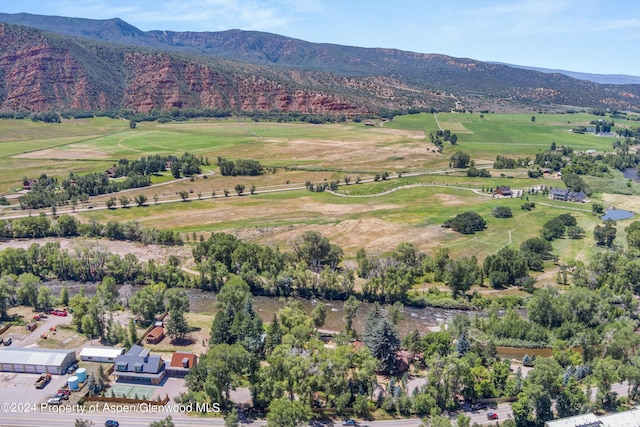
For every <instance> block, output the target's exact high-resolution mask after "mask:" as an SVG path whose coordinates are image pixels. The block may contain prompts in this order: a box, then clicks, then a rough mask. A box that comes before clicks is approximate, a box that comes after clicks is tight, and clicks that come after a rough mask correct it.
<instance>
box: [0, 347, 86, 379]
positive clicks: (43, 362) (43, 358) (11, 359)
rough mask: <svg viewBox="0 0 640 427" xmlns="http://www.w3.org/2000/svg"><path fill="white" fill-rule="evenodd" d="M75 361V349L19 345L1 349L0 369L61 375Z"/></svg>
mask: <svg viewBox="0 0 640 427" xmlns="http://www.w3.org/2000/svg"><path fill="white" fill-rule="evenodd" d="M74 362H76V352H75V351H73V350H50V349H46V348H17V347H16V348H3V349H0V369H1V370H2V371H4V372H26V373H32V374H43V373H49V374H58V375H60V374H62V373H63V372H64V371H66V370H67V368H68V367H69V365H71V364H73V363H74Z"/></svg>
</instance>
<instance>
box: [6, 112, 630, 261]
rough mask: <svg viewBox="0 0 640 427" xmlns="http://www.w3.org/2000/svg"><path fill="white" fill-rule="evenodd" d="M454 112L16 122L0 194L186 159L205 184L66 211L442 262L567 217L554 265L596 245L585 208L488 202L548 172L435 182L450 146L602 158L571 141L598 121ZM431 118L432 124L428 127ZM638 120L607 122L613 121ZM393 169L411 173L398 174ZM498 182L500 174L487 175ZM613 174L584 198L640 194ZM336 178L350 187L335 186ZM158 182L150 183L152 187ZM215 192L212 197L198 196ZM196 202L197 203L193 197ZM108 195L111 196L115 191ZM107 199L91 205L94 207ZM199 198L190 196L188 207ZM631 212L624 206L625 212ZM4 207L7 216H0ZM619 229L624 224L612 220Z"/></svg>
mask: <svg viewBox="0 0 640 427" xmlns="http://www.w3.org/2000/svg"><path fill="white" fill-rule="evenodd" d="M535 117H536V119H535V121H532V120H531V115H530V114H484V115H483V116H482V117H481V115H480V114H458V113H438V114H437V115H434V114H426V113H423V114H412V115H405V116H399V117H397V118H396V119H394V120H393V121H391V122H385V123H383V124H382V126H375V127H371V126H365V125H364V124H362V123H353V124H326V125H312V124H307V123H272V122H253V121H239V120H210V121H190V122H181V123H168V124H158V123H155V122H143V123H139V124H138V126H137V128H136V129H130V128H129V126H128V122H126V121H124V120H110V119H105V118H99V119H81V120H73V121H69V120H63V123H61V124H43V123H34V122H31V121H27V120H3V121H0V130H2V132H1V134H0V135H1V136H0V189H1V190H2V193H3V194H10V193H11V192H12V189H16V188H19V187H20V185H21V181H22V177H23V176H26V177H30V178H34V177H38V176H40V174H42V173H46V174H47V175H51V176H57V177H59V178H63V177H66V176H67V175H68V174H69V173H70V172H74V173H84V172H93V171H101V170H105V169H106V168H108V167H109V166H110V165H112V164H113V163H116V162H117V161H118V160H119V159H121V158H127V159H129V160H134V159H138V158H140V157H142V156H146V155H151V154H161V155H168V154H174V155H181V154H182V153H183V152H185V151H188V152H190V153H194V154H197V155H201V156H203V157H207V158H209V160H210V162H211V165H210V166H204V167H203V169H204V172H206V173H207V174H209V177H208V179H202V178H197V179H195V180H193V181H190V180H180V181H174V180H173V178H172V177H171V175H170V174H169V173H168V172H165V173H163V174H160V175H158V176H154V177H152V183H153V184H154V186H152V187H150V188H142V189H137V190H132V191H129V192H128V193H127V194H128V196H129V197H130V198H133V196H135V195H136V194H138V193H141V194H145V195H146V196H147V197H148V200H149V202H148V204H147V206H145V207H141V208H140V207H130V208H128V209H122V208H117V209H113V210H101V209H98V208H96V209H95V210H90V211H86V212H81V213H78V215H79V217H80V218H82V219H83V220H88V219H89V218H96V219H98V220H100V221H103V222H106V221H108V220H111V219H117V220H121V221H127V220H137V221H140V222H141V223H143V224H144V225H148V226H154V227H158V228H170V229H174V230H178V231H181V232H183V233H185V234H186V233H189V234H191V233H194V232H195V233H200V234H204V235H206V234H207V233H210V232H215V231H233V232H238V233H240V234H241V235H242V236H245V237H246V238H249V239H253V240H256V241H262V242H264V243H272V244H279V245H281V246H287V245H289V244H290V241H291V239H292V238H294V237H295V235H297V234H299V233H301V232H303V231H304V230H307V229H316V230H320V231H322V232H323V233H324V234H326V235H328V236H329V237H330V238H331V239H332V242H334V243H337V244H339V245H340V246H342V247H343V248H344V249H345V254H346V256H347V257H353V256H354V255H355V252H356V251H357V250H358V249H359V248H360V247H365V248H367V249H371V250H375V251H378V252H386V251H390V250H392V249H393V248H394V247H395V246H396V245H397V244H398V243H400V242H402V241H409V242H412V243H414V244H415V245H416V246H417V247H419V248H420V249H421V250H423V251H425V252H428V253H433V252H435V250H437V248H439V247H447V248H449V250H450V251H451V252H452V254H453V255H458V256H472V255H474V256H477V257H478V258H480V259H482V258H484V257H485V256H486V255H488V254H491V253H494V252H496V251H497V250H499V249H500V248H501V247H503V246H504V245H507V244H512V245H514V246H518V245H519V244H520V243H521V242H522V241H524V240H526V239H528V238H530V237H534V236H537V235H538V233H539V230H540V228H541V227H542V225H543V224H544V223H545V222H546V221H548V220H549V219H551V218H553V217H554V216H556V215H558V214H560V213H564V212H570V213H572V214H573V215H574V216H576V218H577V219H578V223H579V225H580V226H582V227H583V228H584V229H585V230H587V236H586V238H585V239H582V240H575V241H573V240H566V239H564V240H560V241H558V242H556V243H555V248H556V250H557V252H558V254H559V255H560V256H561V258H562V259H566V260H568V259H585V258H586V257H588V256H589V255H591V254H593V253H594V251H596V250H597V249H596V248H595V246H594V245H593V239H592V238H591V235H590V233H591V232H590V230H591V229H592V228H593V226H594V225H595V224H597V223H598V220H597V218H595V217H594V216H593V215H592V214H591V213H590V210H591V208H590V205H575V204H572V203H562V202H553V201H550V200H549V199H547V198H544V197H542V196H541V195H538V196H533V195H531V196H530V199H531V201H535V202H536V203H537V204H538V207H536V208H535V209H534V210H532V211H524V210H521V209H520V205H521V204H522V203H523V200H519V199H500V200H498V199H493V198H492V197H491V196H490V195H489V194H488V189H489V188H495V187H497V186H501V185H508V186H510V187H512V188H514V189H524V190H527V189H529V188H531V187H533V186H539V185H545V186H548V187H549V186H551V187H553V186H559V187H564V185H563V184H562V182H561V181H560V180H559V179H557V177H546V178H545V179H530V178H528V177H527V175H526V171H525V170H522V169H520V170H508V171H495V170H491V174H492V177H491V178H469V177H467V176H466V174H465V173H463V172H447V173H443V171H442V170H443V169H444V168H447V166H448V161H449V157H450V156H451V154H452V153H454V152H455V151H457V150H464V151H467V152H468V153H470V154H471V157H472V159H474V160H475V161H477V162H478V164H483V163H484V164H487V163H490V162H492V161H493V160H494V159H495V156H496V155H498V154H501V155H506V156H510V157H513V158H515V157H524V156H528V157H534V156H535V154H536V153H538V152H540V151H543V150H546V149H548V148H549V146H550V145H551V143H552V142H555V143H556V144H557V145H558V146H560V145H568V146H571V147H573V148H574V150H588V149H594V150H598V151H608V150H611V144H612V142H613V141H615V139H614V138H605V137H596V136H594V135H589V134H587V135H578V134H574V133H572V132H571V128H572V127H573V126H578V125H582V126H584V125H588V123H589V121H590V120H594V119H597V118H598V116H593V115H589V114H584V113H581V114H536V115H535ZM436 119H437V121H436ZM438 123H439V125H440V127H441V128H442V129H448V130H450V131H451V132H452V133H455V134H456V135H458V143H457V145H456V146H451V145H450V144H448V143H446V144H445V146H444V151H443V153H441V154H440V153H437V152H436V151H435V150H434V148H435V147H434V146H433V145H432V144H431V143H430V142H429V138H428V135H429V133H433V134H435V132H436V131H437V130H438ZM636 123H637V122H625V121H616V125H617V126H621V127H624V126H634V125H635V124H636ZM218 156H222V157H227V158H231V159H237V158H250V159H254V160H258V161H260V162H261V163H262V164H263V165H264V166H266V167H277V168H278V170H277V172H275V173H271V172H269V173H266V174H264V175H262V176H259V177H222V176H220V175H218V174H217V173H214V174H211V173H212V172H216V171H217V168H216V166H215V160H216V158H217V157H218ZM384 171H387V172H389V173H390V178H391V179H388V180H382V181H379V182H363V183H361V184H357V185H356V184H355V179H356V177H359V178H362V179H363V180H365V181H367V180H368V179H370V178H372V177H373V175H374V174H376V173H381V172H384ZM399 172H402V173H403V174H405V175H406V174H408V173H419V174H420V175H418V176H403V177H402V178H398V176H397V174H398V173H399ZM501 172H502V173H503V174H504V176H502V177H501V176H500V173H501ZM619 175H620V176H618V175H616V177H617V178H616V179H614V180H611V179H609V180H608V179H604V178H588V179H589V180H590V181H589V182H590V183H591V185H592V186H593V188H594V189H596V191H597V193H596V194H595V195H594V198H595V199H596V200H598V199H599V198H600V197H601V194H602V195H606V194H608V193H611V192H613V191H615V192H617V193H619V194H629V195H632V196H630V197H635V196H633V195H638V194H640V185H639V184H638V183H632V184H630V185H631V186H629V185H628V184H627V181H626V180H624V179H623V178H622V177H621V174H619ZM346 176H349V177H350V178H351V185H348V186H347V185H344V182H343V178H344V177H346ZM331 180H341V184H342V185H341V186H340V188H339V190H338V193H339V194H340V195H341V196H339V195H333V194H329V193H312V192H309V191H306V190H296V191H285V192H273V193H266V192H264V191H265V190H282V189H286V188H287V187H291V188H298V187H303V186H304V183H305V182H306V181H310V182H313V183H320V182H328V181H331ZM238 183H243V184H245V185H246V187H247V188H248V187H249V186H250V185H255V186H256V188H257V193H256V194H254V195H251V196H250V195H245V196H243V197H237V196H235V197H221V195H222V194H223V190H224V189H228V190H230V193H231V195H234V191H233V188H234V186H235V185H236V184H238ZM157 184H161V185H159V186H157V187H156V186H155V185H157ZM183 189H187V190H189V191H190V201H188V202H175V203H166V204H165V203H163V204H159V205H156V204H154V203H153V200H154V198H156V197H157V198H158V199H159V200H161V201H171V200H177V199H178V198H177V192H178V191H180V190H183ZM213 192H215V194H216V198H214V199H213V198H211V195H212V193H213ZM198 195H199V197H198ZM116 196H118V195H116ZM107 197H109V196H101V197H98V198H95V199H94V200H92V201H91V203H92V204H94V205H95V206H96V207H100V206H103V203H104V200H105V199H106V198H107ZM200 199H201V200H200ZM625 203H626V206H627V208H631V209H632V210H640V199H638V200H636V199H634V198H630V199H629V198H627V199H625ZM496 206H509V207H511V208H512V209H513V212H514V217H513V218H511V219H496V218H494V217H493V216H492V215H491V211H492V209H493V208H494V207H496ZM634 208H635V209H634ZM467 210H474V211H476V212H478V213H479V214H481V215H482V216H483V217H484V218H485V219H486V221H487V223H488V227H487V230H485V231H483V232H481V233H478V234H476V235H466V236H463V235H460V234H458V233H455V232H452V231H450V230H446V229H443V228H442V227H441V225H442V224H443V223H444V222H445V221H446V220H447V219H450V218H452V217H453V216H455V215H456V214H458V213H461V212H464V211H467ZM3 212H7V210H6V209H5V210H4V211H3ZM621 225H624V223H621Z"/></svg>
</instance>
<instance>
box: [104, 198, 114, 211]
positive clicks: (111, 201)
mask: <svg viewBox="0 0 640 427" xmlns="http://www.w3.org/2000/svg"><path fill="white" fill-rule="evenodd" d="M104 204H105V206H106V207H107V209H111V208H113V207H114V206H115V205H116V198H115V197H113V196H111V197H109V198H108V199H107V200H106V201H105V202H104Z"/></svg>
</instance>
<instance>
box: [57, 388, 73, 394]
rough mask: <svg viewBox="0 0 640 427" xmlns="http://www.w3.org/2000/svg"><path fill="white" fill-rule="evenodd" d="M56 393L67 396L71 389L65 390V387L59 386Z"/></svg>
mask: <svg viewBox="0 0 640 427" xmlns="http://www.w3.org/2000/svg"><path fill="white" fill-rule="evenodd" d="M58 393H61V394H66V395H67V396H69V395H70V394H71V390H65V389H63V388H61V389H59V390H58Z"/></svg>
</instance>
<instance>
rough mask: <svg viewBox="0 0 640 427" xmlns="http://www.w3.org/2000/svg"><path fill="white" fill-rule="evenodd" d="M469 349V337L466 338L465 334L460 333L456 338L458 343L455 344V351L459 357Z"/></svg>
mask: <svg viewBox="0 0 640 427" xmlns="http://www.w3.org/2000/svg"><path fill="white" fill-rule="evenodd" d="M469 350H471V345H470V344H469V339H468V338H467V334H466V333H464V334H462V335H460V338H458V343H457V344H456V351H457V352H458V355H459V356H460V357H462V356H464V355H465V354H466V353H467V352H468V351H469Z"/></svg>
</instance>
